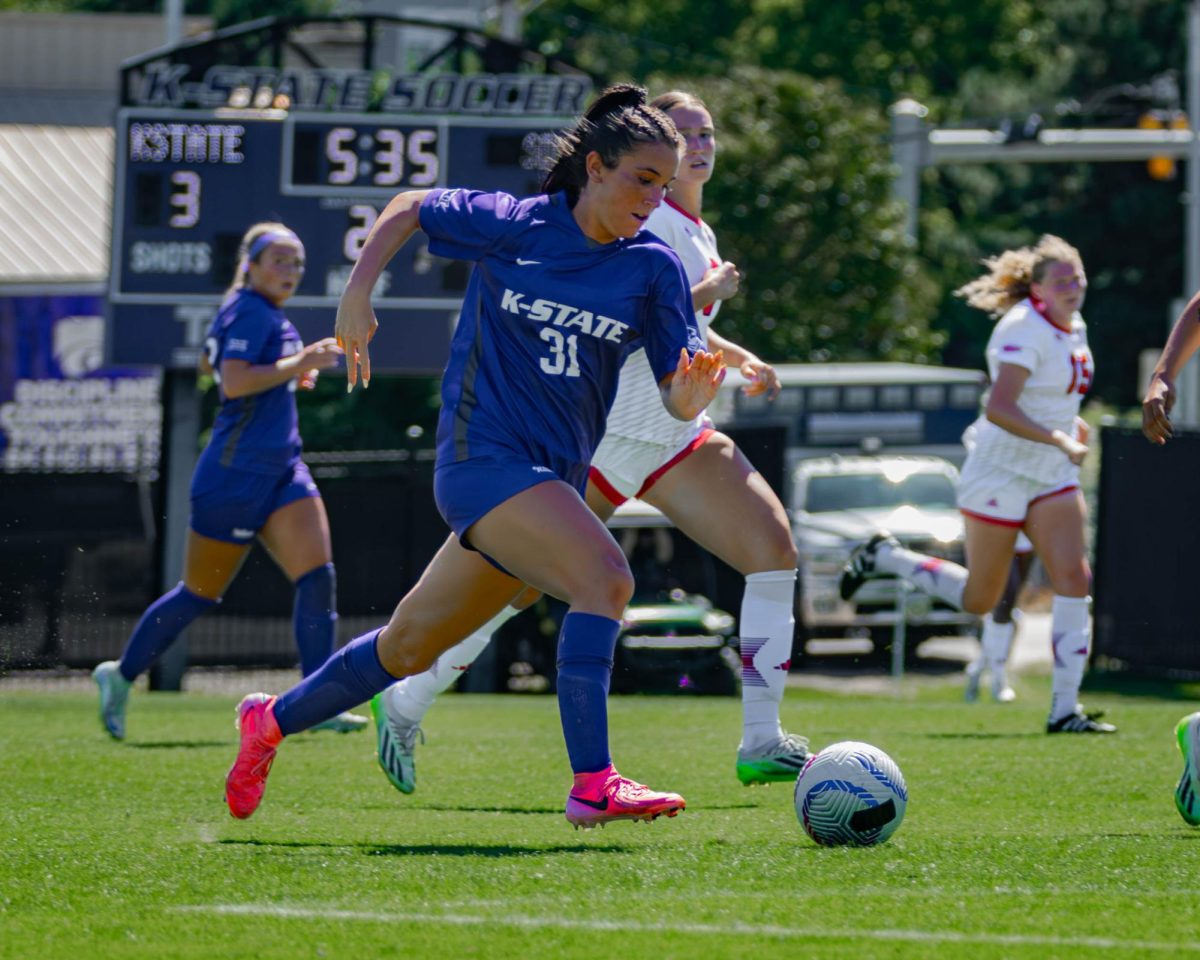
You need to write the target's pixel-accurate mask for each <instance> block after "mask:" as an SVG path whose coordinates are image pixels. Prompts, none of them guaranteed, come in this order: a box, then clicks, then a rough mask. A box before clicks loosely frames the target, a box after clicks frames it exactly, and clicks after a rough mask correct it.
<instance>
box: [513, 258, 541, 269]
mask: <svg viewBox="0 0 1200 960" xmlns="http://www.w3.org/2000/svg"><path fill="white" fill-rule="evenodd" d="M541 262H542V261H541V260H522V259H521V258H520V257H517V266H518V267H529V266H532V265H534V264H537V263H541Z"/></svg>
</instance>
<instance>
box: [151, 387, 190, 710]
mask: <svg viewBox="0 0 1200 960" xmlns="http://www.w3.org/2000/svg"><path fill="white" fill-rule="evenodd" d="M165 381H166V382H165V383H164V385H163V400H164V407H165V409H164V410H163V444H162V450H163V472H164V478H163V479H164V483H163V488H164V490H165V495H164V501H165V508H164V515H165V518H164V522H163V529H162V533H161V536H160V537H159V549H160V550H161V554H160V557H159V570H160V571H161V574H162V575H161V578H160V580H159V584H158V586H159V589H160V590H161V591H162V592H163V593H165V592H166V591H168V590H170V589H171V588H172V587H174V586H175V584H177V583H178V582H179V581H180V580H182V579H183V555H184V548H185V544H186V542H187V530H188V510H189V503H188V491H189V487H190V485H191V479H192V471H193V470H195V469H196V461H197V460H198V459H199V453H198V451H197V445H198V443H199V438H200V394H199V393H198V392H197V391H196V374H195V372H194V371H189V370H172V371H169V372H168V373H167V375H166V378H165ZM187 664H188V646H187V633H186V631H185V632H184V634H183V635H182V636H180V637H179V638H178V639H176V641H175V642H174V643H173V644H171V646H170V647H169V648H168V649H167V650H166V652H165V653H163V655H162V656H161V657H159V658H158V660H157V661H155V663H154V665H153V666H152V667H151V668H150V689H151V690H182V689H183V674H184V673H185V671H186V670H187Z"/></svg>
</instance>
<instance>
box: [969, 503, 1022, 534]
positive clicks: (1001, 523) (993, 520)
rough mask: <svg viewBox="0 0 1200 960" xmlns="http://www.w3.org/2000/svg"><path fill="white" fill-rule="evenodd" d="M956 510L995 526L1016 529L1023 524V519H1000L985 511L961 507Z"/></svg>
mask: <svg viewBox="0 0 1200 960" xmlns="http://www.w3.org/2000/svg"><path fill="white" fill-rule="evenodd" d="M958 512H959V513H961V514H962V515H963V516H964V517H970V518H971V519H972V520H979V521H981V522H982V523H990V524H992V525H993V526H997V527H1013V528H1015V529H1017V530H1020V529H1021V528H1022V527H1023V526H1025V521H1024V520H1001V519H1000V518H999V517H989V516H988V515H987V514H985V513H976V512H975V511H974V510H964V509H963V508H962V507H959V508H958Z"/></svg>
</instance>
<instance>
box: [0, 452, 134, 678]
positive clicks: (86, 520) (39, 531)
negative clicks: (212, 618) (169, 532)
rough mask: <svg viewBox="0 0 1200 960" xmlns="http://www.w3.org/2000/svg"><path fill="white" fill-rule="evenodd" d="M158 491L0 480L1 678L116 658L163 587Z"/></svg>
mask: <svg viewBox="0 0 1200 960" xmlns="http://www.w3.org/2000/svg"><path fill="white" fill-rule="evenodd" d="M156 486H157V484H156V483H153V482H150V481H146V480H143V481H139V480H137V479H132V478H129V477H123V476H120V475H114V474H0V668H3V667H10V668H11V667H15V666H56V665H60V664H68V665H90V664H92V663H95V662H96V661H97V660H99V659H101V658H102V657H103V656H104V655H106V654H107V653H108V652H109V651H112V650H116V651H119V650H120V649H121V647H122V646H123V644H124V642H125V639H126V638H127V637H128V635H129V632H130V630H132V629H133V625H134V624H135V623H137V619H138V617H139V616H140V615H141V613H142V610H144V609H145V607H146V604H147V603H148V602H149V600H150V599H152V597H153V595H154V587H155V585H156V583H157V580H158V563H157V555H156V548H155V524H156V520H155V502H156V499H157V491H156V489H155V488H156Z"/></svg>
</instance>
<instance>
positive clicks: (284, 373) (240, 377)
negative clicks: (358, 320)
mask: <svg viewBox="0 0 1200 960" xmlns="http://www.w3.org/2000/svg"><path fill="white" fill-rule="evenodd" d="M341 356H342V348H341V347H339V346H338V343H337V341H336V340H334V338H333V337H325V338H324V339H322V340H317V341H316V342H314V343H310V344H309V345H308V346H306V347H304V348H303V349H302V350H300V351H299V352H298V353H293V354H292V355H291V356H290V357H281V358H280V359H279V360H276V361H275V362H274V363H250V362H249V361H246V360H222V361H221V389H222V390H224V391H225V396H227V397H229V399H231V400H234V399H236V398H238V397H247V396H250V395H251V394H255V393H262V392H263V391H265V390H270V389H271V388H273V387H277V386H279V385H280V384H282V383H287V382H288V381H289V380H291V379H293V378H294V377H300V378H301V380H303V379H304V378H305V377H306V376H309V375H310V374H311V373H312V372H313V371H320V370H328V369H329V368H330V367H335V366H337V363H338V360H339V359H340V358H341Z"/></svg>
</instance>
